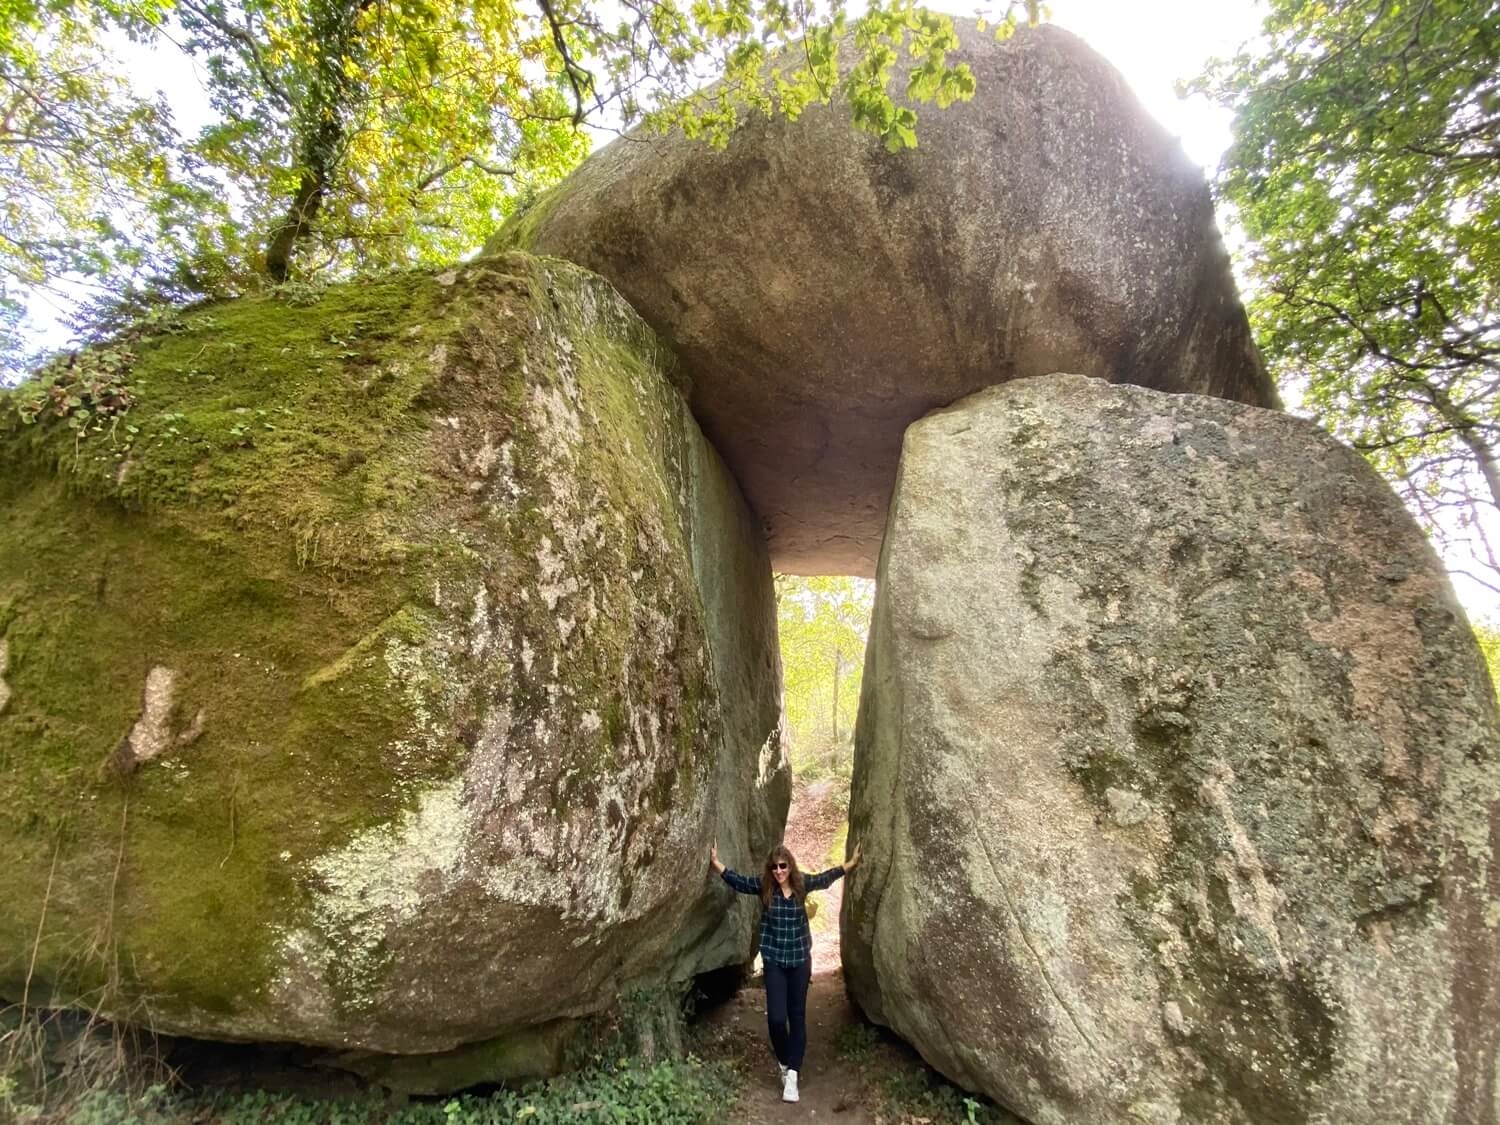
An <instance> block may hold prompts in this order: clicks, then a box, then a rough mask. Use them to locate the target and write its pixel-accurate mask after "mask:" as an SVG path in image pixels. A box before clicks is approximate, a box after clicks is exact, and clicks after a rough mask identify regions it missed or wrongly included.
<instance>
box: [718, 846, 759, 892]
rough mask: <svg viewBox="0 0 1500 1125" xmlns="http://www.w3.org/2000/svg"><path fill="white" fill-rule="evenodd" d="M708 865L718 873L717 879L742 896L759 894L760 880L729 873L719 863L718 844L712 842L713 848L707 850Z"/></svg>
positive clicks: (734, 872) (729, 871)
mask: <svg viewBox="0 0 1500 1125" xmlns="http://www.w3.org/2000/svg"><path fill="white" fill-rule="evenodd" d="M708 862H709V865H710V866H711V867H712V868H713V869H714V871H715V872H717V873H718V876H719V878H721V879H723V880H724V882H726V883H728V884H729V885H730V886H731V887H733V888H734V889H735V890H737V891H739V893H740V894H742V895H758V894H760V880H759V879H752V878H750V877H749V876H748V875H741V874H740V873H739V872H738V871H731V870H729V868H727V867H725V866H724V865H723V864H722V863H720V862H719V842H718V841H717V840H715V841H714V844H713V847H711V848H709V849H708Z"/></svg>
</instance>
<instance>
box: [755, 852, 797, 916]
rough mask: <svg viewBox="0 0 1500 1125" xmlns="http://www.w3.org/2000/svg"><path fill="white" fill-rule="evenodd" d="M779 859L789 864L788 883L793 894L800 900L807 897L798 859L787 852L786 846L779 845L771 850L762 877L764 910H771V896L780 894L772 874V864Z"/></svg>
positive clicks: (761, 887) (761, 888)
mask: <svg viewBox="0 0 1500 1125" xmlns="http://www.w3.org/2000/svg"><path fill="white" fill-rule="evenodd" d="M778 859H784V860H786V862H787V864H788V867H787V880H786V881H787V882H788V883H790V884H791V885H792V894H794V895H796V896H797V898H798V900H801V899H803V898H806V897H807V884H805V883H804V882H803V881H802V869H801V868H800V867H798V866H797V857H796V856H794V855H793V854H792V853H791V852H790V851H788V850H787V846H786V845H785V844H777V845H776V846H775V847H774V848H772V849H771V854H770V855H768V856H766V869H765V870H764V871H763V872H761V876H760V905H761V908H762V909H764V910H769V909H771V896H772V895H773V894H779V893H780V890H779V886H778V884H777V882H776V876H775V875H773V874H772V873H771V864H773V863H775V862H776V861H777V860H778Z"/></svg>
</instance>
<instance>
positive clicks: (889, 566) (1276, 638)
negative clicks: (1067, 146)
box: [843, 375, 1500, 1125]
mask: <svg viewBox="0 0 1500 1125" xmlns="http://www.w3.org/2000/svg"><path fill="white" fill-rule="evenodd" d="M1497 754H1500V719H1497V715H1496V709H1495V701H1494V696H1493V692H1492V689H1491V687H1490V685H1489V682H1488V678H1487V676H1486V673H1485V671H1484V668H1483V664H1482V661H1481V658H1480V655H1479V653H1478V650H1477V646H1476V644H1475V642H1474V638H1473V635H1472V633H1471V631H1470V630H1469V628H1468V625H1467V622H1466V621H1465V620H1464V618H1463V614H1462V611H1461V610H1460V609H1459V607H1458V605H1457V603H1456V601H1455V600H1454V597H1453V593H1452V590H1451V589H1450V587H1449V585H1448V582H1447V579H1446V577H1445V575H1444V574H1443V570H1442V567H1441V565H1440V563H1439V562H1438V560H1437V558H1436V556H1435V555H1434V554H1433V552H1432V550H1431V548H1430V547H1429V545H1428V544H1427V542H1426V541H1425V539H1424V537H1423V536H1422V533H1421V531H1420V529H1419V528H1418V527H1417V526H1416V524H1415V522H1414V521H1413V520H1412V519H1411V517H1410V516H1409V515H1408V514H1407V513H1406V511H1405V509H1404V508H1403V507H1402V505H1401V503H1400V501H1399V499H1398V498H1397V497H1396V496H1395V495H1394V494H1393V493H1392V492H1391V491H1390V489H1389V488H1388V487H1387V486H1386V485H1385V484H1384V483H1383V482H1382V481H1381V480H1380V479H1379V478H1378V476H1376V474H1375V473H1374V472H1373V470H1371V469H1370V467H1369V466H1368V465H1367V464H1366V463H1365V462H1364V461H1363V460H1362V459H1361V458H1360V457H1359V456H1358V455H1357V454H1356V453H1354V452H1353V451H1352V450H1349V449H1347V448H1345V447H1343V446H1341V445H1339V444H1338V443H1337V442H1335V441H1334V440H1333V439H1332V438H1331V437H1329V436H1328V435H1327V434H1326V433H1323V432H1322V431H1320V430H1318V429H1317V428H1316V427H1315V426H1313V425H1311V424H1310V423H1307V422H1305V421H1302V420H1299V419H1295V418H1292V417H1289V416H1287V415H1284V414H1281V413H1279V412H1275V411H1268V410H1260V409H1255V408H1252V407H1246V406H1241V405H1239V404H1235V403H1230V402H1225V401H1222V400H1216V399H1211V398H1203V397H1197V396H1191V395H1165V394H1160V393H1157V392H1153V391H1148V390H1144V389H1140V388H1133V387H1121V386H1111V385H1108V384H1105V383H1103V382H1101V381H1098V380H1092V379H1085V378H1082V377H1079V376H1072V375H1052V376H1048V377H1044V378H1040V379H1033V380H1026V381H1024V382H1020V383H1016V384H1011V385H1007V386H1005V387H1001V388H994V389H991V390H988V391H984V392H980V393H979V394H976V395H973V396H971V397H969V398H967V399H964V400H962V401H960V402H958V403H956V404H954V405H953V406H952V407H951V408H948V409H946V410H942V411H938V412H935V413H933V414H932V415H929V416H928V417H927V418H925V419H923V420H922V421H921V422H919V423H917V424H915V425H914V426H912V427H911V429H910V430H909V431H908V433H907V436H906V441H905V447H904V450H903V455H902V467H901V474H900V478H899V482H898V487H897V490H896V495H895V498H894V501H893V505H892V513H891V518H890V532H889V534H888V536H887V539H886V542H885V546H884V549H883V555H882V564H881V571H880V582H879V586H878V592H877V596H876V605H875V611H874V620H873V623H872V628H871V639H870V647H869V652H868V656H867V663H866V671H865V679H864V686H863V695H862V699H861V708H860V716H859V721H858V727H857V733H856V758H855V762H856V767H855V775H854V782H853V793H852V797H851V808H850V814H851V838H853V839H857V840H859V841H861V842H862V844H863V847H864V852H865V857H866V858H865V867H864V868H863V870H862V871H861V877H860V878H859V879H858V880H856V881H854V882H852V883H851V885H850V889H849V890H848V891H847V892H846V893H845V897H844V912H845V913H844V933H843V940H844V949H843V953H844V965H845V973H846V976H847V978H848V981H849V985H850V990H851V994H852V995H853V996H854V998H855V999H856V1000H857V1002H858V1003H859V1004H860V1006H861V1007H862V1008H863V1009H864V1010H865V1012H866V1013H867V1014H869V1015H870V1016H871V1017H873V1018H874V1019H876V1020H877V1021H879V1022H881V1023H884V1024H886V1025H887V1026H890V1027H892V1028H894V1029H895V1030H896V1031H897V1032H899V1033H900V1034H901V1035H902V1036H904V1037H905V1038H907V1039H909V1040H910V1041H911V1042H912V1043H913V1044H915V1045H916V1046H917V1048H918V1049H919V1050H920V1051H921V1052H922V1053H923V1055H924V1056H925V1057H926V1058H927V1059H928V1061H929V1062H931V1063H932V1064H933V1065H934V1066H936V1067H937V1068H938V1069H939V1070H941V1071H943V1072H944V1073H946V1074H947V1075H949V1076H950V1077H951V1078H953V1079H954V1080H956V1081H958V1082H961V1083H962V1084H964V1085H966V1086H968V1087H970V1088H975V1089H980V1090H983V1091H984V1092H985V1093H987V1094H989V1095H990V1096H992V1097H994V1098H996V1099H997V1100H998V1101H1000V1102H1002V1103H1003V1104H1005V1105H1007V1106H1009V1107H1010V1108H1012V1109H1013V1110H1015V1111H1016V1112H1018V1113H1020V1114H1021V1115H1023V1116H1024V1117H1025V1118H1026V1119H1027V1120H1030V1121H1035V1122H1038V1123H1039V1125H1050V1123H1058V1125H1061V1123H1063V1122H1076V1121H1089V1122H1099V1123H1101V1125H1102V1123H1106V1122H1120V1123H1122V1125H1124V1123H1126V1122H1130V1123H1137V1122H1142V1121H1148V1122H1156V1123H1160V1125H1173V1123H1179V1125H1187V1123H1189V1122H1191V1123H1193V1125H1230V1123H1233V1125H1251V1123H1256V1125H1258V1123H1261V1122H1269V1121H1278V1122H1306V1123H1309V1125H1311V1123H1327V1125H1332V1123H1334V1122H1355V1121H1419V1120H1420V1121H1431V1122H1448V1123H1452V1125H1459V1123H1464V1125H1467V1123H1471V1122H1480V1121H1493V1120H1494V1114H1495V1103H1494V1090H1495V1086H1494V1075H1495V1065H1496V1050H1497V1041H1500V1031H1497V1028H1500V1011H1497V1008H1496V1003H1497V997H1500V990H1497V988H1496V987H1495V973H1496V971H1497V965H1500V929H1497V928H1496V927H1495V925H1494V919H1495V917H1496V916H1497V905H1500V868H1497V866H1496V857H1495V856H1494V854H1493V851H1492V848H1493V845H1492V841H1493V839H1494V838H1495V835H1494V834H1495V832H1496V825H1497V822H1500V820H1497V808H1496V795H1497V793H1500V760H1497Z"/></svg>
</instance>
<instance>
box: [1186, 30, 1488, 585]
mask: <svg viewBox="0 0 1500 1125" xmlns="http://www.w3.org/2000/svg"><path fill="white" fill-rule="evenodd" d="M1264 36H1265V38H1264V41H1263V42H1262V43H1259V44H1256V45H1255V49H1254V50H1251V51H1247V52H1245V53H1242V54H1240V55H1238V56H1237V57H1236V58H1234V59H1231V60H1228V61H1220V62H1217V63H1215V64H1212V65H1211V66H1210V68H1209V70H1208V72H1207V74H1206V75H1205V76H1204V77H1202V78H1200V79H1199V80H1198V82H1197V83H1195V84H1194V88H1195V89H1199V90H1206V91H1208V92H1209V93H1210V94H1211V95H1212V96H1213V97H1215V98H1216V99H1217V100H1218V101H1220V102H1221V103H1222V104H1225V105H1228V106H1232V107H1234V109H1235V110H1236V114H1237V116H1236V119H1235V125H1234V133H1235V139H1234V144H1233V146H1232V147H1231V149H1230V150H1229V152H1228V154H1227V155H1226V157H1225V160H1224V164H1223V167H1222V169H1221V170H1220V173H1219V177H1218V190H1219V192H1220V193H1221V194H1222V196H1223V198H1225V199H1226V200H1228V201H1229V202H1230V203H1232V204H1233V205H1234V208H1235V210H1236V211H1237V213H1238V218H1239V221H1240V223H1241V224H1242V225H1243V228H1244V231H1245V234H1246V236H1247V237H1248V239H1249V248H1248V251H1247V256H1246V266H1247V268H1248V273H1249V277H1250V280H1251V282H1252V285H1253V300H1252V302H1251V305H1250V313H1251V318H1252V320H1253V322H1254V325H1255V329H1256V335H1257V337H1258V339H1259V341H1260V344H1261V346H1262V348H1263V349H1264V351H1265V353H1266V356H1267V358H1268V360H1269V362H1270V364H1271V367H1272V370H1273V371H1274V373H1275V375H1276V377H1277V379H1278V381H1279V382H1280V383H1281V384H1282V386H1283V387H1284V388H1288V389H1290V390H1291V391H1292V392H1293V397H1294V398H1295V396H1296V394H1297V393H1298V392H1300V394H1301V399H1302V402H1303V403H1304V405H1305V406H1306V408H1307V409H1308V410H1310V411H1311V412H1312V413H1313V414H1314V415H1316V416H1317V417H1318V418H1319V419H1320V420H1321V421H1322V422H1323V423H1324V424H1325V425H1327V426H1328V427H1329V428H1330V429H1331V430H1333V432H1335V433H1336V434H1338V435H1339V436H1341V437H1342V438H1344V439H1345V440H1347V441H1349V442H1350V443H1351V444H1353V445H1354V446H1355V448H1357V449H1359V450H1361V451H1362V452H1363V453H1364V454H1365V455H1366V456H1367V457H1368V458H1369V459H1370V460H1371V461H1372V462H1373V463H1374V465H1375V466H1376V468H1378V469H1379V470H1380V471H1381V472H1382V473H1383V474H1384V475H1385V476H1386V477H1387V479H1389V480H1390V481H1391V483H1392V484H1393V485H1395V486H1396V488H1397V489H1398V491H1400V492H1401V493H1402V495H1403V496H1404V497H1405V498H1406V500H1407V501H1408V503H1409V504H1410V505H1411V506H1412V508H1413V509H1414V511H1416V512H1417V513H1418V514H1419V516H1420V517H1421V518H1422V519H1423V521H1424V523H1425V525H1426V526H1427V528H1428V529H1429V530H1430V531H1431V532H1432V533H1434V534H1435V535H1436V536H1437V537H1438V538H1439V539H1440V540H1446V541H1447V544H1446V545H1447V546H1448V547H1449V548H1450V549H1449V550H1448V552H1447V554H1448V556H1449V558H1450V559H1452V558H1453V557H1454V555H1455V553H1462V554H1463V555H1464V556H1466V557H1467V558H1468V559H1469V560H1470V563H1469V565H1467V566H1466V567H1463V568H1462V569H1463V570H1464V571H1465V572H1466V573H1468V574H1469V575H1470V576H1471V577H1474V578H1475V579H1476V580H1478V581H1481V582H1483V583H1484V584H1485V585H1487V586H1488V587H1489V588H1490V589H1492V590H1495V591H1496V592H1497V593H1500V543H1497V542H1496V541H1495V536H1496V533H1497V530H1500V466H1497V461H1496V458H1497V449H1500V305H1497V299H1500V4H1496V3H1494V2H1492V0H1478V2H1475V0H1331V2H1330V0H1271V3H1270V14H1269V15H1268V17H1267V19H1266V22H1265V26H1264ZM1455 548H1456V549H1457V550H1456V551H1455Z"/></svg>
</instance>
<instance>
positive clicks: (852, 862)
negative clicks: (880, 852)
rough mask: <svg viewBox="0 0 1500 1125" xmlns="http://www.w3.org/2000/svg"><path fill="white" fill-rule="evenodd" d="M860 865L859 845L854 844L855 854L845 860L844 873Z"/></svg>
mask: <svg viewBox="0 0 1500 1125" xmlns="http://www.w3.org/2000/svg"><path fill="white" fill-rule="evenodd" d="M858 866H859V845H858V844H855V845H854V854H853V855H851V856H850V857H849V858H848V859H846V860H844V874H846V875H847V874H848V873H849V872H851V871H853V870H854V869H855V868H856V867H858Z"/></svg>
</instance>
